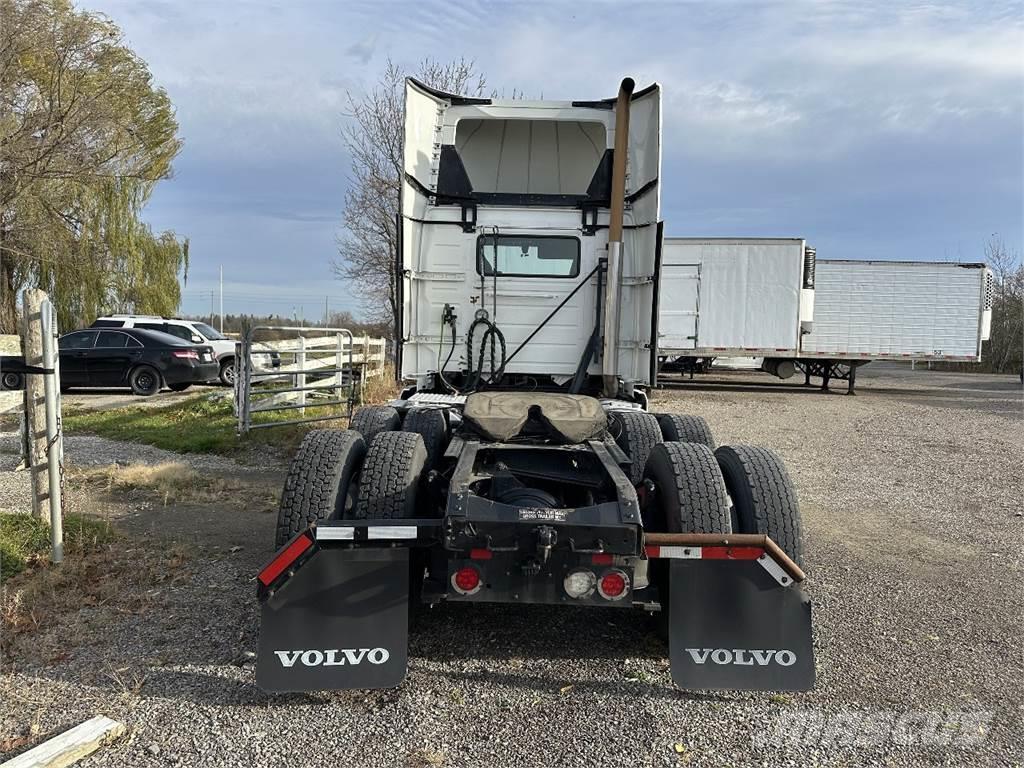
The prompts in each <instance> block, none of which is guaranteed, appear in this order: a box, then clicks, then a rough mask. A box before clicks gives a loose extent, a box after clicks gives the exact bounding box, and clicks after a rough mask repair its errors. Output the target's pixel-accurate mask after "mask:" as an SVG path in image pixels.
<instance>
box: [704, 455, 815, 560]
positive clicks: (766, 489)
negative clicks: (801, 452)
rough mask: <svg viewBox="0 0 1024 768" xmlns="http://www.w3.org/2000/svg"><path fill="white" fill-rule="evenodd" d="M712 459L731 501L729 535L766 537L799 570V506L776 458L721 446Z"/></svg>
mask: <svg viewBox="0 0 1024 768" xmlns="http://www.w3.org/2000/svg"><path fill="white" fill-rule="evenodd" d="M715 458H716V459H718V464H719V466H720V467H721V468H722V475H723V476H724V477H725V486H726V488H727V489H728V490H729V495H730V496H731V497H732V504H733V509H732V519H733V531H734V532H735V533H765V534H768V536H770V537H771V538H772V539H773V540H774V541H775V543H776V544H778V545H779V546H780V547H782V551H783V552H785V553H786V554H787V555H789V556H790V557H791V558H792V559H793V561H794V562H795V563H796V564H797V565H799V566H801V567H803V559H804V544H803V533H802V530H801V529H802V526H801V522H800V505H799V503H798V502H797V498H796V490H795V489H794V488H793V481H792V480H790V479H789V473H788V472H786V467H785V465H783V463H782V459H781V458H779V456H778V454H776V453H775V452H773V451H769V450H768V449H767V448H756V447H754V446H750V445H723V446H722V447H721V448H719V449H718V450H717V451H715Z"/></svg>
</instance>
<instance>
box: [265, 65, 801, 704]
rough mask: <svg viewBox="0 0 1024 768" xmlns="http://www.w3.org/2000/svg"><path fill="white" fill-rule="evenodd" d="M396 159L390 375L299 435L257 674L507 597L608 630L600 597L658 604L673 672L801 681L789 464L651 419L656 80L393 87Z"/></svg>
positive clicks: (685, 682)
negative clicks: (509, 92) (589, 87)
mask: <svg viewBox="0 0 1024 768" xmlns="http://www.w3.org/2000/svg"><path fill="white" fill-rule="evenodd" d="M403 158H404V166H405V174H404V178H403V182H402V193H401V213H400V224H401V226H400V230H399V231H400V232H401V237H400V242H399V245H398V249H397V250H398V253H396V260H397V264H396V266H397V270H396V272H397V280H396V286H395V288H396V292H397V296H398V299H399V305H400V306H401V308H402V312H401V322H400V324H399V328H398V334H399V339H398V341H399V344H398V356H399V366H398V367H399V370H400V371H401V376H402V378H403V380H404V381H405V383H406V385H407V386H406V387H405V389H404V390H403V391H402V394H401V396H400V397H399V398H398V399H396V400H394V401H393V402H391V403H389V404H387V405H375V406H369V407H365V408H362V409H360V410H359V411H358V412H357V413H356V414H355V415H354V416H353V418H352V421H351V424H350V427H349V429H346V430H336V429H322V430H314V431H312V432H310V433H309V435H307V437H306V438H305V439H304V440H303V442H302V445H301V446H300V448H299V450H298V453H297V454H296V456H295V459H294V460H293V462H292V464H291V467H290V468H289V471H288V475H287V478H286V480H285V488H284V493H283V494H282V499H281V506H280V509H279V512H278V526H277V537H276V542H275V543H276V545H277V547H278V550H277V553H276V554H275V555H274V557H273V558H272V559H271V560H270V561H269V562H268V563H267V565H266V567H265V568H263V569H262V570H261V571H260V573H259V574H258V577H257V582H258V599H259V600H260V604H261V620H260V639H259V651H258V654H257V662H256V682H257V683H258V684H259V685H260V686H261V687H263V688H264V689H267V690H271V691H298V690H316V689H336V688H375V687H388V686H395V685H398V684H399V683H400V682H401V680H402V678H403V677H404V675H405V672H406V663H407V659H408V644H407V634H408V626H409V625H408V619H409V612H410V611H415V609H416V608H418V607H422V606H424V605H444V604H447V603H475V604H481V603H520V604H541V605H561V606H580V607H586V608H589V609H594V611H595V614H594V621H595V622H599V623H600V625H601V626H603V625H604V618H602V616H601V615H600V614H599V613H597V611H618V612H619V616H620V617H622V616H623V614H625V613H626V612H627V611H628V610H630V609H632V610H635V611H637V612H638V613H640V614H642V613H643V612H657V611H660V612H663V613H665V614H667V617H668V620H667V622H666V624H667V627H668V639H669V650H668V656H669V659H670V663H671V670H672V677H673V680H674V681H675V682H676V684H678V685H679V686H681V687H684V688H691V689H708V688H730V689H731V688H738V689H771V690H778V689H787V690H790V689H795V690H802V689H806V688H809V687H810V686H811V685H812V684H813V681H814V650H813V644H812V641H811V638H812V633H811V606H810V600H809V597H808V594H807V592H806V590H805V588H804V584H803V581H804V574H803V572H802V571H801V570H800V562H801V558H802V555H803V545H802V542H801V533H800V531H801V525H800V510H799V505H798V503H797V498H796V493H795V490H794V488H793V485H792V482H791V480H790V477H789V475H788V473H787V472H786V470H785V467H784V466H783V464H782V461H781V459H780V458H779V457H778V456H777V455H776V454H774V453H772V452H771V451H769V450H766V449H764V448H758V447H754V446H743V445H722V446H717V447H716V446H715V443H714V439H713V437H712V435H711V431H710V429H709V427H708V425H707V424H706V423H705V422H704V420H703V419H701V418H699V417H697V416H692V415H684V414H675V413H662V414H654V413H650V412H648V411H647V398H646V396H645V394H644V385H646V384H648V383H650V382H651V379H652V373H653V369H654V367H655V366H654V365H653V364H652V361H653V360H654V359H655V355H654V352H655V350H656V348H657V340H656V338H655V337H654V336H653V334H654V331H655V328H656V325H657V311H656V310H657V304H656V301H655V291H656V288H657V287H658V285H659V282H658V280H657V274H658V265H659V262H660V246H661V240H662V238H661V222H660V220H659V209H660V200H659V196H660V193H659V190H660V183H661V182H660V174H661V89H660V87H659V86H658V85H657V84H655V85H651V86H649V87H647V88H643V89H640V90H636V91H634V87H633V81H632V80H629V79H626V80H624V81H623V82H622V85H621V87H620V89H619V94H618V96H617V97H616V98H613V99H601V100H596V101H594V100H585V101H571V102H570V101H566V102H529V101H521V100H508V101H499V100H493V99H479V98H467V97H464V96H458V95H455V94H448V93H441V92H439V91H436V90H434V89H432V88H430V87H428V86H426V85H424V84H422V83H418V82H416V81H414V80H409V81H408V82H407V84H406V101H405V136H404V152H403ZM627 167H628V169H629V172H628V174H627V172H626V170H627ZM606 615H607V614H606Z"/></svg>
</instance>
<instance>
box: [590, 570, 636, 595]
mask: <svg viewBox="0 0 1024 768" xmlns="http://www.w3.org/2000/svg"><path fill="white" fill-rule="evenodd" d="M628 589H629V576H627V575H626V574H625V573H623V572H622V571H618V570H612V571H607V572H606V573H605V574H604V575H603V576H602V577H601V579H600V580H599V581H598V582H597V591H598V594H600V595H601V597H603V598H604V599H605V600H619V599H621V598H622V597H624V596H625V594H626V591H627V590H628Z"/></svg>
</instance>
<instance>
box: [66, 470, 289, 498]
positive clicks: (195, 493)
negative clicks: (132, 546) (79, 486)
mask: <svg viewBox="0 0 1024 768" xmlns="http://www.w3.org/2000/svg"><path fill="white" fill-rule="evenodd" d="M68 475H69V478H70V479H71V480H72V481H73V482H79V483H84V484H86V485H89V486H92V487H100V488H102V489H104V490H105V491H107V492H117V493H119V494H123V495H128V496H132V495H152V496H157V497H159V498H160V499H161V501H162V502H163V504H164V506H167V505H168V504H170V503H174V502H177V503H192V504H210V503H214V502H223V501H229V500H231V499H238V498H245V499H247V501H248V502H249V504H250V506H251V505H252V504H253V503H254V502H256V501H263V502H264V503H265V504H266V505H267V506H268V507H273V506H276V504H277V502H278V498H277V496H276V494H274V493H271V492H270V491H268V490H266V489H260V488H258V487H254V485H253V483H252V482H251V481H248V480H245V479H240V478H236V477H219V476H210V475H205V474H201V473H199V472H196V470H194V469H192V468H191V467H190V466H188V465H187V464H183V463H182V462H178V461H165V462H162V463H160V464H127V465H121V464H110V465H108V466H105V467H76V468H73V469H71V470H69V473H68Z"/></svg>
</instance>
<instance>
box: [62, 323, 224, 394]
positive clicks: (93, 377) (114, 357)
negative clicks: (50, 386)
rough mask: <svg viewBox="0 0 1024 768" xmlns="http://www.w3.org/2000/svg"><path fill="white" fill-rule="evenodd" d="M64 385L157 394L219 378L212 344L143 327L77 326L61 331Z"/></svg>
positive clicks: (66, 387) (179, 389) (64, 387)
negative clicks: (206, 344) (111, 388)
mask: <svg viewBox="0 0 1024 768" xmlns="http://www.w3.org/2000/svg"><path fill="white" fill-rule="evenodd" d="M59 346H60V387H61V389H62V390H65V389H69V388H71V387H131V389H132V392H134V393H135V394H136V395H144V396H148V395H155V394H156V393H157V392H159V391H160V388H161V386H166V387H168V388H169V389H171V390H173V391H175V392H181V391H182V390H184V389H188V388H189V387H190V386H191V385H192V384H199V383H201V382H204V381H209V380H211V379H216V378H217V372H218V366H217V361H216V359H215V358H214V356H213V349H212V348H211V347H206V346H201V345H196V344H190V343H189V342H187V341H184V340H183V339H179V338H178V337H177V336H171V335H170V334H169V333H161V332H160V331H146V330H142V329H139V328H125V329H119V330H112V329H111V330H105V329H100V328H95V329H89V330H85V331H75V332H73V333H68V334H65V335H64V336H61V337H60V345H59Z"/></svg>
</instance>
